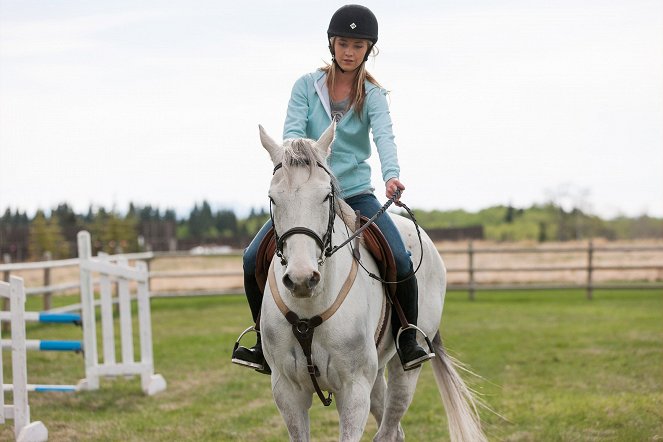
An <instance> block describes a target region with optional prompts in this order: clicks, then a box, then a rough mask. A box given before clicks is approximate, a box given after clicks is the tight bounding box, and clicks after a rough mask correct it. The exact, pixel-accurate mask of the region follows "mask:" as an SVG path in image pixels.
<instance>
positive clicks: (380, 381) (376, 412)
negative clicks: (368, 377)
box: [371, 368, 387, 428]
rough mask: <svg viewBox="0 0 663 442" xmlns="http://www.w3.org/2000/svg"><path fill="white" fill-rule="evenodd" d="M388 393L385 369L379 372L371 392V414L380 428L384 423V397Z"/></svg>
mask: <svg viewBox="0 0 663 442" xmlns="http://www.w3.org/2000/svg"><path fill="white" fill-rule="evenodd" d="M386 391H387V382H386V381H385V379H384V368H382V369H380V370H378V375H377V376H376V377H375V383H374V384H373V390H371V414H372V415H373V417H374V418H375V421H376V422H377V424H378V428H379V427H380V424H381V423H382V415H383V414H384V396H385V393H386Z"/></svg>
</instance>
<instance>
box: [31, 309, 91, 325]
mask: <svg viewBox="0 0 663 442" xmlns="http://www.w3.org/2000/svg"><path fill="white" fill-rule="evenodd" d="M39 322H45V323H51V324H68V323H72V324H76V325H81V315H77V314H74V313H48V312H40V313H39Z"/></svg>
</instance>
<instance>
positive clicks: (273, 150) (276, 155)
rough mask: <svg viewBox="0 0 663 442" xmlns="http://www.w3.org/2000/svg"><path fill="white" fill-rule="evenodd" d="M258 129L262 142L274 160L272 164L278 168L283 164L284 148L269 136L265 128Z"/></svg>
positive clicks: (259, 126)
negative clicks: (278, 165)
mask: <svg viewBox="0 0 663 442" xmlns="http://www.w3.org/2000/svg"><path fill="white" fill-rule="evenodd" d="M258 129H259V130H260V142H261V143H262V146H263V147H264V148H265V149H266V150H267V152H269V156H270V157H271V158H272V162H273V163H274V165H275V166H276V165H277V164H278V163H280V162H281V158H282V157H283V147H282V146H281V145H280V144H278V143H277V142H276V141H274V139H272V137H270V136H269V135H267V132H266V131H265V128H264V127H262V126H261V125H258Z"/></svg>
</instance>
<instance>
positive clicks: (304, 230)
mask: <svg viewBox="0 0 663 442" xmlns="http://www.w3.org/2000/svg"><path fill="white" fill-rule="evenodd" d="M303 163H304V164H309V162H308V161H303ZM316 164H317V165H318V167H320V168H321V169H322V170H324V171H325V172H326V173H327V175H329V177H330V181H331V176H332V175H331V173H330V172H329V170H327V168H326V167H325V166H323V165H322V164H321V163H320V162H319V161H316ZM282 167H283V163H278V164H277V165H276V166H274V171H273V172H272V175H274V174H275V173H276V171H278V170H279V169H281V168H282ZM400 194H401V191H400V190H396V191H395V192H394V194H393V195H392V196H391V198H390V199H389V200H388V201H387V202H386V203H385V204H384V205H383V206H382V207H381V208H380V210H378V211H377V212H376V213H375V214H374V215H373V216H372V217H371V218H370V219H369V220H368V221H367V222H366V223H365V224H364V225H363V226H361V227H360V228H358V229H357V230H355V232H354V233H353V234H352V235H349V236H348V238H346V240H345V241H343V242H342V243H341V244H339V245H337V246H332V234H333V233H334V219H335V218H336V210H335V207H334V204H335V201H336V192H335V190H334V185H333V183H332V185H331V191H330V192H329V195H327V199H328V200H329V216H328V222H327V231H326V232H325V234H324V235H323V236H322V237H320V235H318V234H317V233H315V232H314V231H313V230H311V229H309V228H308V227H293V228H291V229H289V230H286V232H285V233H284V234H283V235H279V234H278V232H277V230H276V223H274V212H273V211H272V203H273V202H274V201H273V200H272V198H271V197H270V198H269V217H270V219H271V220H272V228H273V229H274V237H275V239H276V256H278V257H279V258H280V259H281V265H283V266H286V265H288V260H287V259H286V258H285V256H283V244H284V243H285V240H286V239H287V238H288V237H290V236H292V235H296V234H302V235H306V236H309V237H311V238H313V239H314V240H315V242H316V243H317V244H318V246H319V247H320V257H319V258H318V266H321V265H322V264H324V263H325V260H326V259H327V258H329V257H330V256H332V255H333V254H334V253H336V252H338V251H339V250H340V249H341V248H343V247H344V246H345V245H347V244H348V243H350V242H351V241H352V240H354V239H355V238H357V237H358V236H359V235H361V233H362V232H363V231H364V230H366V229H367V228H368V227H369V226H370V225H371V224H374V223H375V220H376V219H378V218H379V217H380V216H382V214H384V212H386V211H387V209H388V208H389V206H390V205H391V204H393V203H394V202H395V201H396V200H398V197H399V196H400ZM398 204H399V205H400V206H401V207H402V208H404V209H405V210H406V211H407V213H408V215H409V216H410V219H411V220H412V222H413V223H414V226H415V227H416V229H417V236H418V238H419V247H420V250H421V257H420V259H419V264H418V265H417V268H416V269H414V270H413V271H412V272H411V273H410V274H409V275H408V276H406V277H405V278H403V279H401V280H399V281H385V280H384V279H382V278H380V277H379V276H378V275H375V274H373V273H371V272H370V271H369V270H368V269H367V268H366V267H364V265H363V264H362V263H361V261H359V265H360V266H361V267H362V269H364V271H366V273H367V274H368V276H370V277H371V278H373V279H375V280H377V281H380V282H381V283H383V284H398V283H401V282H404V281H407V280H408V279H410V278H413V277H414V275H415V274H416V273H417V272H418V271H419V268H420V267H421V264H422V263H423V257H424V248H423V243H422V239H421V231H420V230H419V224H418V223H417V220H416V218H415V217H414V213H413V212H412V210H410V208H409V207H408V206H406V205H405V204H403V203H402V202H399V203H398ZM353 256H354V254H353Z"/></svg>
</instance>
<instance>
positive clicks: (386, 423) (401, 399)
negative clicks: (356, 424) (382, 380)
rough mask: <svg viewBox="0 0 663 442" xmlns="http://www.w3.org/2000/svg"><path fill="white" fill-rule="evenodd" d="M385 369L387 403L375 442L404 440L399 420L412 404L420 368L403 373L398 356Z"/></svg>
mask: <svg viewBox="0 0 663 442" xmlns="http://www.w3.org/2000/svg"><path fill="white" fill-rule="evenodd" d="M387 367H388V381H387V401H386V403H385V410H384V416H383V417H382V422H381V424H380V428H378V432H377V434H376V435H375V438H374V439H373V440H374V441H376V442H377V441H403V440H405V432H404V431H403V428H402V427H401V419H402V418H403V415H405V412H406V411H407V409H408V407H409V406H410V403H411V402H412V397H413V396H414V391H415V389H416V388H417V378H418V377H419V372H420V371H421V367H419V368H415V369H414V370H408V371H403V367H402V366H401V362H400V360H399V359H398V356H394V357H393V358H392V359H391V360H390V361H389V363H388V364H387Z"/></svg>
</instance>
